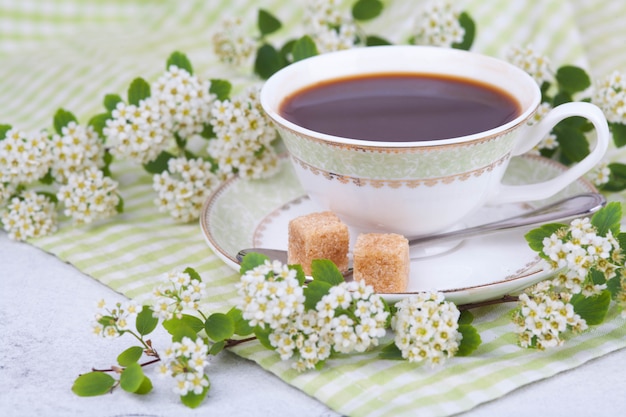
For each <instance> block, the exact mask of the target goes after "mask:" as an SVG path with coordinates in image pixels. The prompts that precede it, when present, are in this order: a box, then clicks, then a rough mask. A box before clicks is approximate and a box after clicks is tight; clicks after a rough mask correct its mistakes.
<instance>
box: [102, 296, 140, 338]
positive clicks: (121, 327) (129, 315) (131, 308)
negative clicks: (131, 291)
mask: <svg viewBox="0 0 626 417" xmlns="http://www.w3.org/2000/svg"><path fill="white" fill-rule="evenodd" d="M97 307H98V310H97V311H96V315H95V323H94V325H93V332H94V334H95V335H97V336H102V337H105V338H107V339H113V338H116V337H118V336H120V335H122V333H124V331H127V330H130V327H131V325H132V324H133V322H134V320H135V318H136V317H137V314H138V313H139V312H140V311H141V307H140V306H139V305H138V304H137V303H136V302H134V301H127V302H124V303H121V302H118V303H116V304H115V305H114V306H113V307H112V308H110V307H107V304H106V301H104V300H100V301H98V304H97Z"/></svg>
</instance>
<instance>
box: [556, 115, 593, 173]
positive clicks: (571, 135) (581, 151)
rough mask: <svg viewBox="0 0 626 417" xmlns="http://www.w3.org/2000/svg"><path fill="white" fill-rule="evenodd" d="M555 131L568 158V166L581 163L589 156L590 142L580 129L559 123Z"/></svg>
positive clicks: (564, 154)
mask: <svg viewBox="0 0 626 417" xmlns="http://www.w3.org/2000/svg"><path fill="white" fill-rule="evenodd" d="M553 131H554V134H555V135H556V139H557V141H558V142H559V144H560V146H561V152H562V153H563V156H565V157H566V158H567V159H566V160H565V161H564V162H565V164H566V165H569V164H571V163H573V162H580V161H582V160H583V159H584V158H585V157H586V156H587V155H589V142H587V138H586V137H585V135H584V134H583V133H582V132H581V131H580V130H579V129H576V128H574V127H572V126H569V125H567V124H565V125H562V124H561V123H559V125H557V126H556V127H555V128H554V130H553Z"/></svg>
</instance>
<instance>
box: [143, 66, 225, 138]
mask: <svg viewBox="0 0 626 417" xmlns="http://www.w3.org/2000/svg"><path fill="white" fill-rule="evenodd" d="M210 86H211V83H210V81H208V80H204V79H201V78H198V77H197V76H195V75H192V74H190V73H189V72H188V71H187V70H185V69H182V68H178V67H176V66H175V65H171V66H170V67H169V68H168V69H167V71H166V72H165V73H164V74H163V75H162V76H161V77H159V79H158V80H157V81H156V83H154V84H153V85H152V86H151V91H152V96H151V98H152V99H153V100H154V101H155V102H156V103H157V106H158V109H159V116H160V118H161V119H165V118H168V117H169V118H170V120H171V123H172V125H171V130H172V131H173V132H175V133H176V134H177V135H178V136H179V137H180V138H182V139H188V138H190V137H192V136H194V135H198V134H200V132H202V130H203V129H204V124H205V123H207V122H208V119H209V115H210V112H211V105H212V103H213V100H214V98H215V97H214V95H212V94H210V93H209V88H210Z"/></svg>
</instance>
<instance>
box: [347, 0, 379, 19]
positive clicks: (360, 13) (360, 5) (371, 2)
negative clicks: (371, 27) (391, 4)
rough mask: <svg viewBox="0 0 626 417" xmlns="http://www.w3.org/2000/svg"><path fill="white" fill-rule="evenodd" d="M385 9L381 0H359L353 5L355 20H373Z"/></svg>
mask: <svg viewBox="0 0 626 417" xmlns="http://www.w3.org/2000/svg"><path fill="white" fill-rule="evenodd" d="M382 11H383V3H382V2H381V1H380V0H358V1H357V2H356V3H354V5H353V6H352V17H354V20H371V19H374V18H375V17H377V16H378V15H380V13H381V12H382Z"/></svg>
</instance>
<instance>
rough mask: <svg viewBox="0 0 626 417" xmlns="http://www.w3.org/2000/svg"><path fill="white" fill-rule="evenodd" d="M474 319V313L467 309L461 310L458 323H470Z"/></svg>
mask: <svg viewBox="0 0 626 417" xmlns="http://www.w3.org/2000/svg"><path fill="white" fill-rule="evenodd" d="M473 321H474V315H473V314H472V312H471V311H469V310H463V311H461V316H460V317H459V324H472V322H473Z"/></svg>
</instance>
